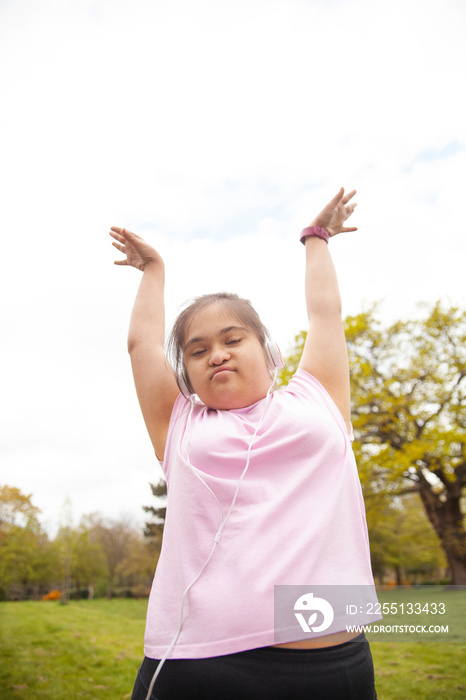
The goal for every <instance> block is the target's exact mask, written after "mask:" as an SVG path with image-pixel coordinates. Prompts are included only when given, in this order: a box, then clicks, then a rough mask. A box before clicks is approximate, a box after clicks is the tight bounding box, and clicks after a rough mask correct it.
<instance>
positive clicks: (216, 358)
mask: <svg viewBox="0 0 466 700" xmlns="http://www.w3.org/2000/svg"><path fill="white" fill-rule="evenodd" d="M229 359H230V353H229V352H228V350H227V348H226V347H225V346H222V345H216V346H215V347H213V348H212V350H211V353H210V357H209V365H221V364H223V363H224V362H225V361H227V360H229Z"/></svg>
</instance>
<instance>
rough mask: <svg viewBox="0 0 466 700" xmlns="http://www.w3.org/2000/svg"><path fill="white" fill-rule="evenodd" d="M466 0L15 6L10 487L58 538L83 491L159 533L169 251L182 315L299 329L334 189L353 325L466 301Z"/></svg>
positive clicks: (0, 4) (0, 42) (9, 238)
mask: <svg viewBox="0 0 466 700" xmlns="http://www.w3.org/2000/svg"><path fill="white" fill-rule="evenodd" d="M465 20H466V5H465V3H464V2H463V1H462V0H441V1H437V2H433V1H432V0H422V1H421V0H402V1H401V0H393V1H392V2H389V3H387V2H378V0H354V1H353V0H341V1H340V2H339V1H338V0H235V2H234V3H232V2H228V3H227V2H222V0H125V1H123V2H122V1H120V0H74V1H73V0H70V1H66V0H56V1H51V0H0V99H1V109H0V148H1V152H0V178H1V182H0V198H1V207H0V216H1V227H2V247H1V254H2V265H1V274H0V279H1V282H0V284H1V311H0V315H1V316H0V322H1V331H2V339H1V354H2V360H1V422H0V426H1V428H0V430H1V434H0V460H1V465H0V483H6V484H9V485H11V486H16V487H18V488H20V489H21V490H22V491H23V492H25V493H27V494H32V495H33V503H34V504H35V505H37V506H38V507H39V508H40V509H41V511H42V514H41V521H42V522H43V524H44V525H45V526H46V527H47V529H48V530H49V531H50V532H51V533H52V534H53V533H54V531H55V528H56V527H57V524H58V522H59V519H60V512H61V510H62V507H63V504H64V501H65V499H66V498H67V497H69V498H70V499H71V501H72V504H73V513H74V518H75V522H76V523H77V522H78V520H79V518H80V516H81V515H82V514H83V513H90V512H94V511H100V512H101V513H103V514H105V515H108V516H110V517H119V516H120V515H122V514H126V515H128V516H132V517H134V518H135V521H136V522H138V523H139V522H141V523H142V522H143V521H144V513H143V512H142V505H147V504H150V503H151V502H152V496H151V492H150V488H149V485H148V484H149V482H151V481H152V482H153V481H157V479H158V477H159V474H160V472H159V467H158V465H157V462H156V460H155V458H154V455H153V451H152V448H151V445H150V442H149V438H148V437H147V436H146V433H145V428H144V424H143V421H142V417H141V414H140V412H139V407H138V404H137V400H136V396H135V391H134V389H133V384H132V377H131V372H130V364H129V357H128V355H127V352H126V336H127V328H128V321H129V314H130V311H131V307H132V303H133V300H134V296H135V293H136V290H137V286H138V283H139V280H140V273H139V272H138V271H137V270H134V269H131V268H122V267H117V266H115V265H114V264H113V261H114V260H115V259H116V258H118V257H119V256H118V253H117V252H116V251H115V249H114V248H112V246H111V242H110V241H111V239H110V237H109V236H108V230H109V227H110V226H111V225H120V226H125V227H127V228H128V229H130V230H133V231H135V232H137V233H139V234H141V235H143V236H144V237H146V238H147V239H148V240H149V241H150V242H151V243H152V244H153V245H155V246H156V247H158V249H159V251H160V253H161V254H162V256H163V257H164V259H165V262H166V269H167V284H166V297H167V318H168V325H171V323H172V321H173V320H174V318H175V316H176V313H177V309H178V308H179V307H180V305H181V304H183V303H184V302H185V301H186V300H188V299H190V298H192V297H193V296H196V295H198V294H202V293H205V292H212V291H221V290H226V291H234V292H237V293H239V294H241V295H243V296H246V297H248V298H250V299H251V301H252V302H253V303H254V305H255V306H256V308H257V309H258V311H259V313H260V314H261V316H262V318H263V320H264V322H265V324H266V325H267V326H268V327H269V328H270V331H271V333H272V335H273V336H274V337H275V339H276V340H277V341H278V342H279V344H280V345H281V347H282V350H283V351H284V353H285V354H286V352H287V351H288V350H289V349H290V348H291V346H292V343H293V338H294V335H295V334H296V333H297V332H298V331H299V330H301V329H302V328H304V327H305V325H306V313H305V303H304V292H303V275H304V257H303V253H304V248H303V247H302V246H301V245H300V244H299V242H298V237H299V232H300V230H301V229H302V228H303V227H304V226H306V225H307V224H308V223H309V222H310V221H311V219H312V218H313V216H314V215H315V214H316V213H317V211H318V210H320V208H321V207H322V206H323V205H324V204H325V203H326V202H327V201H328V199H330V197H332V196H333V195H334V194H335V193H336V191H337V190H338V189H339V187H340V186H341V185H344V186H345V187H347V188H348V189H352V188H356V189H357V190H358V195H357V197H356V198H355V199H356V201H357V202H358V207H357V209H356V212H355V214H354V215H353V221H354V225H357V226H358V227H359V230H358V232H356V233H352V234H346V236H340V237H338V238H337V239H333V240H332V241H331V243H330V245H331V249H332V255H333V257H334V260H335V264H336V266H337V271H338V274H339V279H340V287H341V292H342V297H343V306H344V309H343V310H344V314H348V313H357V312H359V311H360V310H361V309H362V308H364V306H365V305H367V304H368V303H370V302H372V301H375V300H383V304H382V308H381V313H382V314H383V315H384V317H385V318H387V319H396V318H405V317H407V316H409V315H410V314H413V313H417V311H416V303H418V302H422V301H428V302H432V301H435V300H436V299H439V298H441V299H443V300H445V302H446V303H455V304H461V305H464V304H466V286H465V273H464V268H465V251H466V243H465V240H466V230H465V229H466V226H465V221H464V201H465V192H464V190H465V184H466V179H465V175H466V133H465V132H466V103H465V99H464V84H465V68H466V48H465V47H466V45H465V41H464V30H465V26H466V24H465Z"/></svg>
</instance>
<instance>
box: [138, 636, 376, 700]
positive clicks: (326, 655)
mask: <svg viewBox="0 0 466 700" xmlns="http://www.w3.org/2000/svg"><path fill="white" fill-rule="evenodd" d="M157 665H158V661H157V660H155V659H148V658H145V659H144V661H143V663H142V665H141V667H140V669H139V673H138V676H137V679H136V684H135V686H134V690H133V695H132V699H131V700H145V698H146V695H147V690H148V688H149V685H150V682H151V679H152V676H153V674H154V673H155V670H156V668H157ZM284 698H289V699H290V700H327V699H328V700H377V695H376V692H375V685H374V667H373V664H372V655H371V651H370V648H369V643H368V641H367V640H366V639H365V637H364V634H361V635H360V636H359V637H357V638H356V640H353V641H351V642H346V643H345V644H339V645H338V646H334V647H328V648H324V649H283V648H277V647H263V648H260V649H253V650H251V651H242V652H240V653H238V654H228V655H227V656H216V657H214V658H208V659H168V660H167V661H165V663H164V665H163V667H162V670H161V671H160V674H159V676H158V678H157V680H156V681H155V685H154V690H153V692H152V695H151V700H283V699H284Z"/></svg>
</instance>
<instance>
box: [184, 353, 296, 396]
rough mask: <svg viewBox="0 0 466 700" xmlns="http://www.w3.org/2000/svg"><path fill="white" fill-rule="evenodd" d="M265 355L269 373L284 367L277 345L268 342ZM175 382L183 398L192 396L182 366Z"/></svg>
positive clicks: (187, 378) (186, 375)
mask: <svg viewBox="0 0 466 700" xmlns="http://www.w3.org/2000/svg"><path fill="white" fill-rule="evenodd" d="M265 354H266V356H267V368H268V370H269V372H276V371H277V370H278V369H281V368H282V367H284V365H285V363H284V362H283V358H282V354H281V352H280V348H279V347H278V345H277V343H274V342H273V341H272V340H268V341H267V342H266V344H265ZM176 381H177V382H178V386H179V388H180V391H181V393H182V394H183V395H184V396H186V397H189V396H190V395H192V393H193V392H192V391H191V390H190V389H189V385H190V382H189V377H188V374H187V372H186V369H185V367H184V366H183V368H182V369H179V370H178V371H177V373H176Z"/></svg>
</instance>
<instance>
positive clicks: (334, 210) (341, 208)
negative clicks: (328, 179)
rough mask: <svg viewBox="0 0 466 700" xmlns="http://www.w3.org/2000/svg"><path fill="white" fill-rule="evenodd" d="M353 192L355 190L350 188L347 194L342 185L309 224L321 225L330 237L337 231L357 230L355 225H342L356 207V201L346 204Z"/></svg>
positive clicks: (354, 192)
mask: <svg viewBox="0 0 466 700" xmlns="http://www.w3.org/2000/svg"><path fill="white" fill-rule="evenodd" d="M355 194H356V190H351V192H349V194H345V190H344V188H343V187H342V188H341V190H340V191H339V192H338V194H337V195H336V196H335V197H334V198H333V199H332V201H331V202H329V203H328V204H327V206H326V207H324V208H323V209H322V211H321V212H320V214H318V215H317V216H316V218H315V219H314V221H313V222H312V223H311V224H309V225H310V226H321V227H322V228H324V229H325V230H326V231H327V232H328V235H329V236H330V237H332V236H336V235H337V234H338V233H346V232H347V231H357V226H351V227H349V226H343V224H344V223H345V221H346V219H348V218H349V217H350V216H351V214H352V213H353V211H354V209H355V207H356V202H354V203H351V204H348V202H349V201H350V199H352V197H354V195H355Z"/></svg>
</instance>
